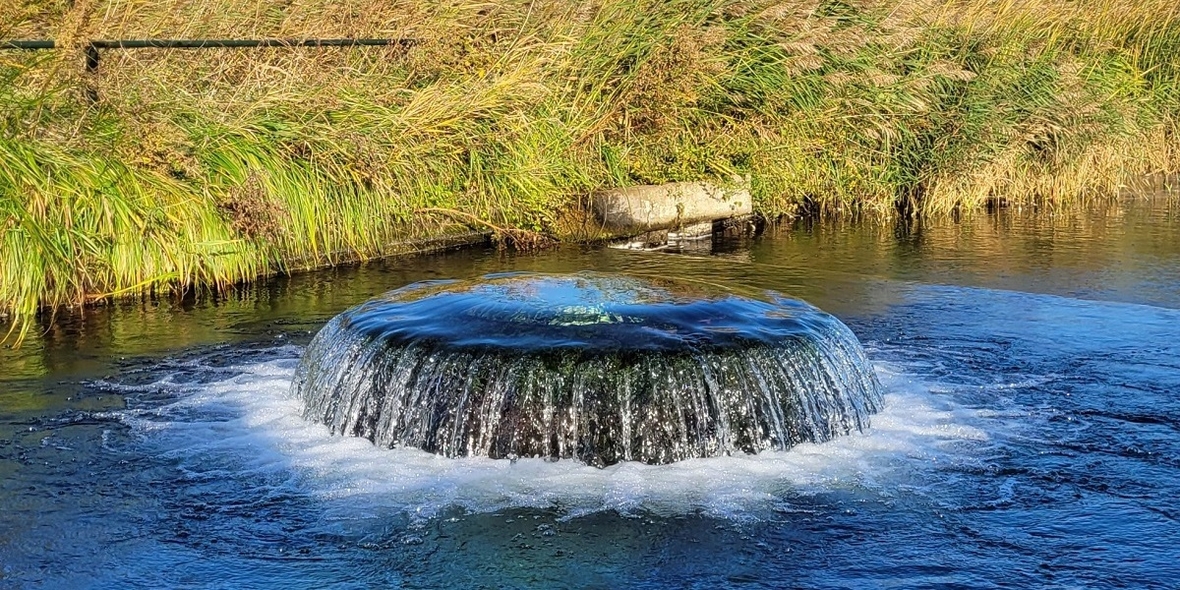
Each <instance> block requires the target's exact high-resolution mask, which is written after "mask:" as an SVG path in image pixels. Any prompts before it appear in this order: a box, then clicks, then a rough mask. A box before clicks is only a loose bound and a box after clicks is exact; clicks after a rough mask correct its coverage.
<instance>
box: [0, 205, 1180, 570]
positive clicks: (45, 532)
mask: <svg viewBox="0 0 1180 590" xmlns="http://www.w3.org/2000/svg"><path fill="white" fill-rule="evenodd" d="M582 270H593V271H598V272H617V273H624V274H630V275H632V276H640V277H649V278H650V277H675V278H677V279H678V280H685V281H697V282H699V283H708V284H709V285H711V288H716V289H721V290H723V291H724V290H730V291H731V292H734V293H739V294H741V293H749V292H754V291H758V292H761V291H765V290H768V289H769V290H774V291H777V292H780V293H783V294H785V295H788V296H792V297H799V298H802V299H805V300H807V301H809V302H811V303H813V304H815V305H816V306H818V307H820V308H822V309H824V310H826V311H829V312H831V313H833V314H835V315H837V316H838V317H840V319H842V320H843V321H844V322H845V323H847V324H848V325H849V326H850V327H851V328H852V329H853V331H854V332H855V333H856V334H857V335H858V336H859V338H860V339H861V341H862V342H863V343H864V344H865V346H866V348H867V349H868V352H869V356H870V358H871V360H872V361H873V363H874V366H875V368H876V370H877V372H878V375H879V376H880V377H881V379H882V382H883V384H884V386H885V391H886V407H885V409H884V411H883V412H882V413H881V414H879V415H877V416H875V417H874V420H873V427H872V428H871V429H870V431H869V432H867V433H866V434H863V435H853V436H849V437H844V438H841V439H838V440H835V441H831V442H829V443H824V444H820V445H800V446H799V447H796V448H794V449H792V450H790V451H787V452H783V453H769V454H765V455H763V456H758V457H728V458H719V459H709V460H694V461H689V462H685V463H683V464H676V465H670V466H640V465H628V464H620V465H616V466H612V467H609V468H607V469H601V470H599V469H595V468H593V467H587V466H584V465H579V464H576V463H573V462H569V461H563V462H556V463H547V462H541V461H531V460H520V461H518V462H516V463H510V462H507V461H489V460H476V459H472V460H447V459H442V458H437V457H433V456H430V455H425V454H423V453H418V452H416V451H412V450H406V449H395V450H382V449H375V448H373V447H372V445H370V444H369V443H368V442H367V441H364V440H357V439H345V438H342V437H332V436H330V435H328V433H327V431H326V429H324V428H323V427H321V426H318V425H315V424H310V423H307V422H305V421H303V420H302V418H301V417H300V408H299V406H298V403H297V401H296V400H293V399H292V398H291V396H290V394H289V391H288V385H289V382H290V378H291V375H292V373H293V371H294V366H295V363H296V361H297V359H298V357H299V354H300V353H301V351H302V348H303V346H304V345H305V344H306V342H307V341H308V339H309V338H310V336H311V334H312V333H313V332H314V331H315V330H316V329H318V327H319V326H321V325H322V324H323V323H324V322H325V321H327V320H328V319H329V318H331V317H332V316H333V315H335V314H336V313H339V312H340V311H341V310H343V309H346V308H348V307H350V306H352V305H355V304H356V303H358V302H360V301H364V300H365V299H368V298H369V297H372V296H374V295H377V294H379V293H383V292H386V291H388V290H390V289H393V288H397V287H400V286H403V285H406V284H409V283H411V282H414V281H417V280H424V279H437V278H460V279H463V278H470V277H475V276H479V275H482V274H486V273H489V272H508V271H541V272H575V271H582ZM0 366H2V367H4V369H3V370H2V371H0V587H3V588H9V587H11V588H358V589H359V588H383V587H390V588H444V587H447V588H450V587H455V588H553V587H588V588H624V587H647V588H784V587H789V588H1082V587H1085V588H1175V587H1178V586H1180V582H1178V581H1180V544H1178V542H1177V541H1178V540H1180V522H1178V518H1180V501H1178V500H1177V498H1180V219H1178V217H1177V204H1176V201H1175V200H1174V199H1169V198H1166V197H1163V198H1157V199H1154V200H1150V201H1142V202H1132V203H1124V204H1120V205H1117V206H1115V205H1111V206H1109V207H1106V208H1102V209H1097V210H1093V211H1084V212H1073V213H1055V214H1052V215H1038V216H1021V215H1018V214H1016V213H1011V212H1007V213H1004V212H1001V213H999V214H996V215H981V216H980V217H979V218H973V219H968V220H959V221H954V220H945V221H939V222H927V223H925V224H920V225H917V226H915V225H913V224H908V223H898V224H896V225H882V224H878V223H862V224H841V223H827V224H799V225H796V226H792V227H787V228H783V229H780V230H778V231H775V232H771V233H769V234H767V235H764V236H762V237H759V238H754V239H740V240H736V241H728V242H723V243H718V244H708V245H705V246H700V245H698V246H694V247H686V248H682V249H681V250H680V251H679V252H625V251H616V250H610V249H602V248H595V249H589V250H582V249H563V250H559V251H556V252H549V253H544V254H541V255H535V256H505V255H502V254H498V253H495V252H461V253H451V254H445V255H437V256H429V257H420V258H415V259H402V260H397V261H390V262H386V263H379V264H372V265H368V266H364V267H357V268H350V269H337V270H334V271H328V272H324V273H317V274H312V275H304V276H300V277H294V278H290V279H282V280H275V281H273V282H271V283H267V284H265V285H259V286H256V287H251V288H244V289H242V290H240V291H238V292H235V293H231V294H227V295H224V296H221V297H218V298H209V297H205V298H188V299H180V300H175V301H172V300H163V301H145V302H141V303H133V304H123V305H118V306H113V307H110V308H105V309H94V310H89V311H88V312H87V313H86V314H85V315H84V316H74V315H66V316H64V317H59V318H57V321H56V322H55V323H54V324H46V325H45V326H44V332H43V333H40V334H38V335H37V336H34V337H31V338H30V340H29V341H28V342H26V344H25V346H23V347H22V348H21V349H20V350H7V351H4V352H3V353H0Z"/></svg>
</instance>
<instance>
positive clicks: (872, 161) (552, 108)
mask: <svg viewBox="0 0 1180 590" xmlns="http://www.w3.org/2000/svg"><path fill="white" fill-rule="evenodd" d="M0 37H8V38H32V37H45V38H54V39H57V40H58V41H59V43H63V44H64V45H66V46H67V47H74V49H67V50H63V51H57V52H45V53H16V52H0V223H3V224H4V226H3V227H4V229H3V235H2V236H0V309H3V310H5V311H6V312H8V313H10V314H12V315H13V317H15V318H17V319H18V320H20V319H27V318H30V317H32V316H33V315H34V314H35V313H36V312H37V310H38V309H41V308H42V306H49V307H50V308H54V307H58V306H65V305H73V304H77V303H81V302H85V301H88V300H93V299H101V298H104V297H107V296H111V295H117V294H142V293H147V292H154V291H160V290H165V291H167V290H174V289H188V288H194V287H197V288H206V287H213V288H216V287H217V286H219V285H226V284H229V283H234V282H239V281H242V280H248V279H250V278H252V277H256V276H259V275H262V274H268V273H272V272H276V271H285V270H293V269H296V268H300V267H310V266H318V265H323V264H330V263H332V262H333V261H336V260H339V259H342V258H362V259H363V258H366V257H372V256H377V255H380V254H381V253H383V252H384V251H385V249H386V245H387V244H389V243H390V242H392V241H396V240H399V239H404V238H407V237H415V236H431V235H437V234H439V233H445V232H448V231H453V230H454V229H456V228H457V225H461V224H458V223H457V222H462V221H465V220H466V218H465V217H464V216H473V217H475V218H478V219H479V220H482V221H483V222H487V223H490V224H493V225H495V226H496V227H498V228H519V229H526V230H532V231H539V232H543V233H550V234H555V235H561V234H562V232H563V231H564V227H563V223H564V221H563V215H562V213H563V211H567V210H568V209H569V208H570V207H572V206H574V205H575V204H576V203H577V201H578V200H580V199H582V198H584V197H585V195H587V194H588V193H590V192H591V191H593V190H595V189H599V188H604V187H611V186H621V185H629V184H636V183H655V182H664V181H669V180H696V179H702V178H721V179H725V178H729V177H731V176H732V175H734V174H741V175H747V174H748V175H749V176H750V177H751V179H752V183H753V190H754V195H755V199H756V200H755V206H756V208H757V209H758V210H759V211H761V212H762V213H764V214H766V215H769V216H775V215H780V214H798V213H800V212H823V211H848V210H853V209H856V210H868V211H875V212H882V213H888V212H891V211H894V210H896V207H897V206H898V205H899V204H902V205H905V206H907V207H909V208H911V209H912V210H917V211H921V212H925V213H928V214H937V213H943V212H947V211H950V210H952V209H955V208H960V209H967V210H969V209H972V208H975V207H978V206H980V204H982V203H983V202H985V201H986V200H988V199H990V198H1004V199H1007V200H1009V201H1020V200H1028V201H1031V200H1037V201H1050V202H1067V201H1073V200H1079V199H1085V198H1090V197H1093V196H1095V195H1108V194H1111V193H1113V192H1114V191H1116V190H1117V189H1118V187H1119V186H1120V185H1121V184H1122V183H1124V182H1126V181H1127V180H1128V179H1131V178H1134V177H1136V176H1139V175H1141V174H1144V173H1148V172H1161V171H1176V170H1177V169H1178V168H1180V151H1177V150H1178V149H1180V140H1178V139H1177V137H1178V136H1177V120H1178V119H1177V118H1178V117H1180V8H1178V7H1177V5H1176V4H1175V2H1174V0H1144V1H1139V2H1135V1H1132V0H1095V1H1094V2H1086V3H1082V2H1076V1H1073V0H1024V1H1016V0H1008V1H986V0H931V1H924V0H916V1H908V0H907V1H900V0H809V1H804V0H798V1H786V2H769V1H761V0H757V1H746V2H742V1H724V0H716V1H707V0H661V1H646V0H600V1H597V2H568V1H564V0H538V1H534V2H525V1H506V2H494V3H485V2H472V1H470V0H452V1H449V2H447V1H444V2H441V3H434V2H424V1H421V0H406V1H404V2H386V1H383V0H347V1H343V2H341V1H329V0H295V1H294V2H277V1H274V0H246V1H242V2H223V1H218V0H196V1H191V0H190V1H184V0H76V1H75V2H73V3H72V4H71V3H67V2H64V1H62V0H16V1H15V2H9V3H5V6H4V7H0ZM144 37H171V38H211V37H212V38H233V37H254V38H256V37H399V38H408V39H413V40H414V45H413V46H412V47H410V48H408V49H406V48H396V47H391V48H353V49H339V48H321V49H253V50H205V51H183V50H144V51H110V52H107V53H106V54H104V56H103V62H102V67H101V70H100V71H99V72H98V73H96V74H88V73H85V72H84V71H83V69H82V68H81V63H82V57H81V56H82V51H81V49H80V47H81V46H80V45H79V43H80V40H83V39H97V38H103V39H116V38H144ZM86 88H91V89H94V90H96V91H97V94H98V96H99V100H98V102H97V103H95V104H91V103H90V102H88V101H87V100H86V99H85V98H84V96H85V94H86V92H85V90H84V89H86ZM447 210H450V211H456V212H460V213H461V214H448V213H446V212H445V211H447ZM440 211H443V212H442V213H440ZM466 222H469V223H475V224H477V225H478V224H479V223H480V222H471V221H470V220H466ZM12 325H13V326H14V327H19V326H22V325H23V326H27V325H28V324H27V323H22V322H21V321H17V322H13V323H12Z"/></svg>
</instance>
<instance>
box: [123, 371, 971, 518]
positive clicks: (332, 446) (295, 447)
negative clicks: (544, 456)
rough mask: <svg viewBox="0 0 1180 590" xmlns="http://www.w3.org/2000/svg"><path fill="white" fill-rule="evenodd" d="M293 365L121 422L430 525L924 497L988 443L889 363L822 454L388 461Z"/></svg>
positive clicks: (199, 458) (181, 397) (186, 395)
mask: <svg viewBox="0 0 1180 590" xmlns="http://www.w3.org/2000/svg"><path fill="white" fill-rule="evenodd" d="M294 364H295V361H294V359H291V358H284V359H281V360H275V361H269V362H261V363H256V364H250V365H246V366H240V367H235V368H232V369H231V370H228V371H226V370H225V369H217V370H216V371H217V372H219V373H222V374H224V375H226V378H225V379H222V380H218V381H213V382H208V383H203V384H191V383H189V384H179V383H177V382H176V380H174V379H171V378H166V379H163V380H161V381H160V382H158V383H155V384H152V385H150V386H147V387H146V388H147V389H152V388H154V389H160V388H165V389H172V390H175V394H176V397H175V401H173V402H171V403H169V404H165V405H162V406H159V407H155V408H152V409H148V410H140V411H127V412H123V413H122V414H121V416H120V417H121V418H122V419H123V420H125V421H126V422H127V423H128V424H130V425H131V426H132V427H133V429H135V430H136V431H137V432H139V433H141V435H142V436H143V437H145V438H148V439H151V440H153V442H154V445H153V447H154V448H156V449H157V452H159V453H162V454H164V455H166V456H169V457H172V458H176V459H179V460H180V463H181V465H182V468H183V469H188V470H189V471H191V472H192V473H191V476H192V477H229V476H234V475H235V473H234V472H235V471H236V475H242V474H243V472H246V473H255V472H256V473H260V474H265V475H266V476H268V477H270V478H271V479H272V480H273V479H274V478H275V477H277V478H278V479H279V480H281V481H286V482H289V485H292V486H298V487H299V488H300V489H301V490H302V491H304V492H306V493H310V494H313V495H315V496H318V497H320V498H322V499H323V500H324V501H325V502H326V503H327V504H328V505H329V510H331V506H336V507H337V509H339V510H343V511H352V512H354V513H355V511H378V510H379V511H385V510H394V511H398V512H405V513H407V514H409V515H417V516H422V517H430V516H433V515H436V514H438V513H439V512H440V511H442V510H445V509H448V508H455V507H458V508H462V509H466V510H468V511H473V512H488V511H497V510H502V509H506V508H513V507H536V508H555V509H557V510H559V511H561V512H562V513H563V514H566V515H568V516H577V515H580V514H586V513H592V512H596V511H603V510H611V511H617V512H620V513H635V512H637V511H640V510H643V511H652V512H656V513H666V514H668V513H670V514H676V513H693V512H703V513H706V514H711V515H717V516H725V517H736V518H742V517H756V515H757V514H759V513H761V512H763V511H765V510H767V509H775V508H778V509H781V508H782V507H783V498H784V497H786V496H790V495H798V494H804V495H806V494H816V493H825V492H830V491H837V490H844V491H851V492H855V493H862V492H867V493H872V494H886V495H889V494H890V493H891V492H892V491H894V490H896V489H899V487H901V486H910V485H914V484H915V483H916V482H918V481H920V480H921V478H922V472H923V470H924V469H927V468H928V466H929V465H933V464H937V463H938V462H940V461H942V462H944V463H945V462H946V461H948V460H956V457H958V456H959V455H962V453H963V451H962V448H963V446H964V445H967V446H970V445H971V444H972V443H977V442H979V441H985V440H986V439H987V435H986V434H985V432H984V431H983V430H981V429H980V428H979V427H978V426H975V425H973V423H978V415H977V414H975V412H974V411H972V410H969V409H965V408H961V407H955V406H954V405H952V404H949V403H947V402H944V401H943V400H941V399H940V397H939V396H938V395H936V394H934V393H931V386H930V385H929V384H924V383H922V382H921V381H919V380H916V379H914V378H912V377H908V376H907V375H906V374H905V373H902V372H900V371H898V370H897V369H896V368H894V367H891V366H888V365H884V364H878V365H877V371H878V375H879V376H880V377H881V379H882V383H883V385H884V387H885V390H886V395H885V408H884V410H883V411H882V412H881V413H880V414H878V415H876V416H874V417H873V420H872V428H871V429H870V430H869V431H868V432H866V433H863V434H853V435H850V436H845V437H841V438H838V439H836V440H834V441H831V442H827V443H823V444H801V445H798V446H796V447H794V448H792V449H790V450H789V451H785V452H772V453H763V454H761V455H758V456H732V457H719V458H713V459H695V460H689V461H682V462H679V463H674V464H671V465H661V466H653V465H643V464H637V463H624V464H617V465H613V466H611V467H607V468H605V469H597V468H594V467H589V466H586V465H583V464H580V463H577V462H575V461H568V460H567V461H558V462H547V461H543V460H539V459H521V460H517V461H515V462H510V461H506V460H491V459H486V458H470V459H447V458H442V457H438V456H435V455H432V454H429V453H426V452H423V451H419V450H416V449H381V448H377V447H375V446H373V445H372V444H371V443H370V442H369V441H367V440H364V439H359V438H352V437H341V436H332V435H331V434H330V433H329V431H328V429H327V427H325V426H323V425H320V424H315V423H311V422H308V421H305V420H304V419H303V418H302V417H301V412H302V403H301V402H300V401H299V400H297V399H294V398H293V397H292V396H291V395H290V393H289V387H290V381H291V377H292V374H293V372H294Z"/></svg>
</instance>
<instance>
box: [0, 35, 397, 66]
mask: <svg viewBox="0 0 1180 590" xmlns="http://www.w3.org/2000/svg"><path fill="white" fill-rule="evenodd" d="M413 44H414V40H413V39H118V40H101V39H100V40H94V41H90V42H88V43H86V45H85V46H84V47H85V49H84V51H85V54H86V71H87V72H96V71H98V65H99V63H100V60H101V59H102V56H101V54H100V53H99V51H98V50H99V49H215V48H249V47H381V46H389V45H397V46H399V47H403V48H406V47H410V46H411V45H413ZM57 48H58V47H57V43H56V42H55V41H53V40H52V39H0V50H3V49H18V50H40V49H57Z"/></svg>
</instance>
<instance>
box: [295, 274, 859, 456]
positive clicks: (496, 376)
mask: <svg viewBox="0 0 1180 590" xmlns="http://www.w3.org/2000/svg"><path fill="white" fill-rule="evenodd" d="M293 389H294V391H295V392H296V394H297V395H299V396H301V397H302V398H303V400H304V403H305V404H306V406H305V407H306V410H305V412H306V416H307V417H308V418H309V419H312V420H316V421H320V422H323V423H324V424H326V425H328V427H329V428H330V429H331V430H332V432H333V433H334V434H345V435H352V436H361V437H365V438H368V439H369V440H371V441H373V442H374V443H375V444H377V445H380V446H385V447H402V446H405V447H416V448H420V449H423V450H426V451H429V452H432V453H437V454H440V455H445V456H448V457H461V456H487V457H492V458H515V457H543V458H551V459H559V458H574V459H579V460H582V461H585V462H586V463H588V464H592V465H598V466H605V465H610V464H613V463H616V462H619V461H642V462H644V463H669V462H672V461H679V460H682V459H689V458H694V457H712V456H718V455H724V454H729V453H758V452H760V451H764V450H770V449H779V450H781V449H787V448H790V447H791V446H793V445H795V444H797V443H800V442H805V441H808V442H821V441H826V440H829V439H831V438H833V437H835V436H838V435H842V434H847V433H849V432H851V431H853V430H863V429H865V428H866V427H867V426H868V421H869V415H870V414H872V413H874V412H876V411H877V409H878V407H879V406H880V403H881V394H880V391H879V389H880V386H879V384H878V382H877V378H876V376H875V374H874V372H873V369H872V367H871V366H870V365H869V363H868V361H867V360H866V358H865V355H864V351H863V349H862V348H861V345H860V343H859V342H858V341H857V339H856V336H855V335H853V333H852V332H851V331H850V330H849V329H848V328H847V327H846V326H845V325H844V324H843V323H841V322H840V321H839V320H838V319H836V318H835V317H833V316H831V315H828V314H826V313H824V312H822V311H820V310H818V309H816V308H815V307H812V306H811V305H809V304H807V303H805V302H803V301H799V300H794V299H787V298H782V297H777V296H773V297H770V298H769V300H766V301H762V300H755V299H747V298H742V297H736V296H733V295H728V294H718V293H716V292H702V290H701V289H699V288H697V287H696V286H690V285H686V284H680V283H673V282H666V281H659V282H653V281H644V280H640V279H635V278H631V277H624V276H614V275H600V274H575V275H530V274H513V275H492V276H488V277H484V278H483V279H480V280H476V281H470V282H461V281H428V282H421V283H415V284H413V285H410V286H407V287H404V288H402V289H398V290H396V291H392V292H390V293H387V294H385V295H383V296H381V297H378V298H375V299H373V300H370V301H368V302H366V303H364V304H361V305H359V306H357V307H354V308H352V309H350V310H348V311H345V312H344V313H342V314H340V315H339V316H337V317H336V318H335V319H333V320H332V321H330V322H329V323H328V324H327V325H326V326H324V328H323V329H322V330H321V331H320V332H319V334H317V335H316V337H315V338H314V339H313V340H312V342H311V344H310V346H309V347H308V349H307V351H306V352H305V353H304V355H303V359H302V361H301V362H300V365H299V368H298V370H297V372H296V376H295V380H294V383H293Z"/></svg>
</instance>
